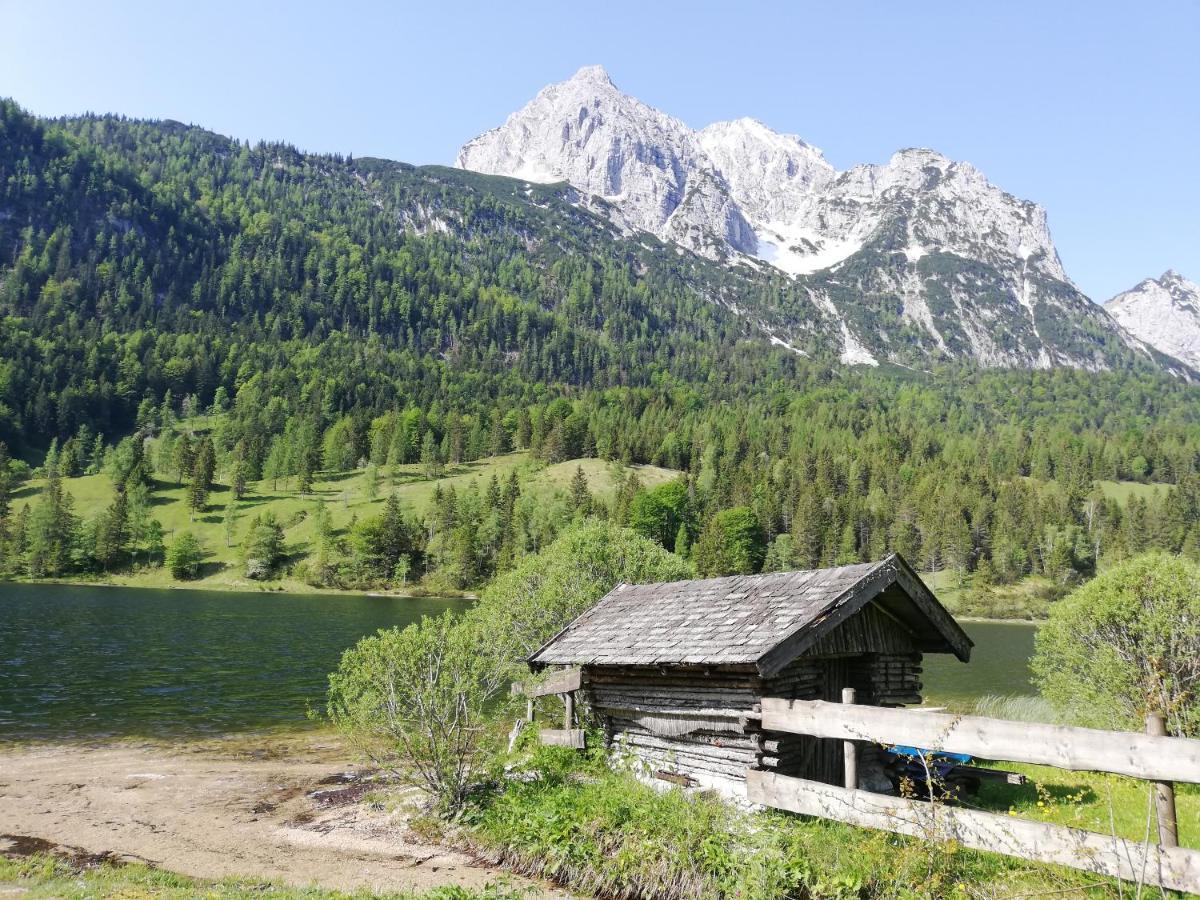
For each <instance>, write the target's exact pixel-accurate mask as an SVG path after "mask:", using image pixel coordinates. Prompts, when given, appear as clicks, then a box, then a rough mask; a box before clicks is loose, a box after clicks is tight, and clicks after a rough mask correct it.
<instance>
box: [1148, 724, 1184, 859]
mask: <svg viewBox="0 0 1200 900" xmlns="http://www.w3.org/2000/svg"><path fill="white" fill-rule="evenodd" d="M1166 733H1167V726H1166V723H1165V722H1164V721H1163V717H1162V713H1150V714H1148V715H1147V716H1146V734H1152V735H1155V736H1156V737H1164V736H1165V735H1166ZM1154 808H1155V811H1156V812H1157V814H1158V843H1159V846H1162V847H1178V846H1179V820H1178V819H1177V818H1176V816H1175V785H1174V784H1173V783H1172V782H1170V781H1156V782H1154Z"/></svg>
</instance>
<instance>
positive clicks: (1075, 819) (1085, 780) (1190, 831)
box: [967, 762, 1200, 849]
mask: <svg viewBox="0 0 1200 900" xmlns="http://www.w3.org/2000/svg"><path fill="white" fill-rule="evenodd" d="M996 765H998V766H999V767H1000V768H1002V769H1005V770H1008V771H1013V772H1020V773H1022V774H1023V775H1025V776H1026V777H1027V778H1028V779H1029V781H1028V783H1026V784H1024V785H1010V784H1003V783H999V782H990V781H989V782H984V784H983V786H982V788H980V792H979V796H978V797H977V798H973V799H972V801H971V802H969V803H967V805H968V806H971V807H977V808H981V809H986V810H990V811H993V812H1001V813H1003V812H1009V813H1011V814H1013V815H1016V816H1019V817H1021V818H1023V819H1037V820H1039V821H1042V822H1053V823H1055V824H1058V825H1069V826H1071V827H1072V828H1083V829H1086V830H1088V831H1098V832H1101V833H1102V834H1116V835H1118V836H1120V837H1123V838H1128V839H1130V840H1135V841H1144V840H1146V839H1147V836H1149V840H1150V841H1156V840H1157V836H1158V828H1157V823H1156V820H1155V816H1154V800H1153V796H1152V794H1151V790H1152V788H1151V785H1150V784H1149V782H1145V781H1140V780H1138V779H1136V778H1126V777H1124V776H1122V775H1110V774H1108V773H1105V772H1069V771H1067V770H1065V769H1055V768H1051V767H1049V766H1032V765H1026V764H1025V763H1006V762H1001V763H997V764H996ZM1175 805H1176V813H1177V816H1178V820H1179V844H1180V846H1182V847H1190V848H1192V849H1200V786H1197V785H1193V784H1177V785H1176V786H1175Z"/></svg>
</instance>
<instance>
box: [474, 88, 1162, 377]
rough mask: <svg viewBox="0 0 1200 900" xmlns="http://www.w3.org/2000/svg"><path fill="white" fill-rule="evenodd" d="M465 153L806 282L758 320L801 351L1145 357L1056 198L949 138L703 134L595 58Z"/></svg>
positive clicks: (1030, 364)
mask: <svg viewBox="0 0 1200 900" xmlns="http://www.w3.org/2000/svg"><path fill="white" fill-rule="evenodd" d="M455 164H456V165H457V166H458V167H460V168H466V169H473V170H476V171H481V172H486V173H489V174H496V175H508V176H511V177H516V178H522V179H526V180H528V181H531V182H550V181H567V182H569V183H570V184H571V185H572V186H574V187H576V188H577V189H579V190H580V191H581V192H584V193H585V194H592V195H596V196H598V197H600V198H602V199H603V200H604V201H606V203H607V204H608V205H609V209H610V217H611V218H612V219H613V221H614V222H616V223H617V224H618V225H619V226H620V227H622V228H624V229H626V230H627V231H630V232H632V231H636V230H644V231H648V232H650V233H652V234H654V235H656V236H657V237H659V238H661V239H663V240H667V241H670V242H672V243H675V244H678V245H680V246H682V247H684V248H686V249H688V250H691V251H693V252H695V253H697V254H699V255H702V256H706V257H708V258H710V259H714V260H719V261H722V262H724V263H727V264H729V265H732V266H746V267H751V268H759V269H762V270H768V269H771V270H778V271H780V272H782V273H785V274H787V275H789V276H792V277H793V278H794V279H795V282H796V283H797V285H798V286H799V287H800V288H801V293H802V294H803V295H804V297H805V298H806V300H807V302H802V303H796V302H795V301H794V300H791V301H789V302H788V303H787V304H786V305H784V304H773V303H771V302H769V301H768V302H766V303H763V304H758V305H757V306H755V308H754V309H753V310H752V311H750V314H751V315H752V317H753V318H754V319H755V320H756V322H757V323H758V324H759V325H760V327H762V328H763V329H764V330H766V331H767V332H768V333H769V334H770V335H771V337H772V338H773V339H774V340H776V341H777V342H779V343H782V344H785V345H789V346H791V345H797V344H800V343H803V342H804V339H805V338H811V337H812V336H813V335H815V334H822V333H824V334H827V335H832V336H833V339H834V340H836V341H839V342H840V345H841V349H840V352H841V357H842V359H843V360H844V361H846V362H858V363H874V362H877V361H880V360H890V361H893V362H897V363H901V364H909V365H913V364H924V363H926V362H927V361H929V360H931V359H936V358H956V359H972V360H974V361H976V362H978V363H979V364H982V365H984V366H1018V367H1026V368H1049V367H1052V366H1059V365H1065V366H1074V367H1079V368H1085V369H1092V370H1099V369H1105V368H1110V367H1112V366H1114V365H1119V364H1122V363H1123V362H1127V361H1128V360H1129V359H1130V357H1131V356H1133V355H1145V353H1146V351H1145V349H1144V348H1143V347H1142V346H1141V345H1140V344H1139V343H1138V342H1137V341H1136V340H1133V339H1131V338H1130V337H1129V336H1128V335H1126V334H1125V333H1124V332H1123V331H1122V330H1121V329H1120V328H1119V327H1117V326H1116V325H1115V324H1114V323H1113V322H1112V320H1111V319H1110V318H1109V317H1108V316H1107V315H1106V314H1105V313H1104V311H1103V310H1102V309H1101V308H1099V307H1098V306H1096V305H1095V304H1093V303H1091V301H1089V300H1088V299H1087V298H1086V297H1085V296H1084V295H1083V294H1082V293H1081V292H1080V291H1079V290H1078V289H1077V288H1076V287H1075V286H1074V285H1073V284H1072V283H1071V282H1070V280H1069V279H1068V278H1067V276H1066V273H1065V272H1064V270H1063V267H1062V263H1061V261H1060V260H1059V257H1058V253H1057V251H1056V250H1055V248H1054V244H1053V241H1052V239H1051V236H1050V230H1049V227H1048V225H1047V221H1046V214H1045V212H1044V210H1042V208H1041V207H1039V206H1038V205H1037V204H1035V203H1032V202H1029V201H1025V200H1020V199H1018V198H1016V197H1014V196H1012V195H1011V194H1008V193H1006V192H1004V191H1002V190H1000V189H999V188H997V187H995V186H994V185H992V184H991V183H990V182H988V180H987V179H986V178H985V177H984V176H983V174H982V173H981V172H979V170H978V169H976V168H975V167H974V166H971V165H970V164H969V163H961V162H954V161H952V160H950V159H948V158H946V157H945V156H943V155H941V154H939V153H936V152H934V151H932V150H924V149H911V150H902V151H899V152H898V153H896V154H895V155H893V157H892V158H891V159H890V160H889V161H888V162H887V163H885V164H882V165H860V166H855V167H853V168H851V169H849V170H846V171H844V172H839V171H838V170H837V169H835V168H834V167H833V166H832V165H831V164H830V163H829V162H828V161H827V160H825V158H824V156H823V155H822V154H821V152H820V150H818V149H816V148H815V147H813V146H812V145H810V144H808V143H806V142H805V141H803V140H802V139H800V138H799V137H797V136H794V135H784V134H779V133H777V132H775V131H773V130H771V129H770V128H768V127H767V126H765V125H763V124H762V123H760V122H757V121H755V120H753V119H737V120H734V121H732V122H719V123H715V124H713V125H710V126H708V127H707V128H704V129H702V130H700V131H693V130H692V129H690V128H689V127H688V126H687V125H685V124H684V123H683V122H681V121H680V120H678V119H675V118H673V117H671V116H669V115H667V114H666V113H663V112H660V111H658V110H656V109H654V108H652V107H650V106H648V105H646V104H644V103H642V102H641V101H639V100H637V99H635V98H633V97H630V96H628V95H626V94H624V93H622V92H621V91H620V90H619V89H618V88H617V87H616V86H615V85H614V84H613V82H612V80H611V79H610V78H609V77H608V75H607V73H606V72H605V71H604V70H603V68H601V67H599V66H589V67H586V68H584V69H581V70H580V71H579V72H578V73H576V75H575V76H573V77H572V78H571V79H568V80H567V81H565V82H561V83H559V84H554V85H550V86H548V87H547V88H545V89H543V90H542V91H541V92H539V93H538V95H537V96H536V97H535V98H534V99H533V100H532V101H530V103H529V104H527V105H526V106H525V107H524V108H522V109H521V110H518V111H517V112H515V113H513V114H512V115H511V116H509V118H508V120H507V121H506V122H505V123H504V124H503V125H502V126H500V127H499V128H496V129H493V130H492V131H489V132H486V133H484V134H482V135H480V136H479V137H477V138H475V139H474V140H471V141H469V142H468V143H467V144H465V145H464V146H463V148H462V150H461V151H460V152H459V155H458V158H457V160H456V163H455Z"/></svg>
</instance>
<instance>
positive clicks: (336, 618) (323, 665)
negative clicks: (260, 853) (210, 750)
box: [0, 584, 1034, 741]
mask: <svg viewBox="0 0 1200 900" xmlns="http://www.w3.org/2000/svg"><path fill="white" fill-rule="evenodd" d="M466 605H467V601H462V600H444V599H420V600H418V599H411V598H395V597H360V596H333V595H307V594H300V595H297V594H275V593H254V594H234V593H227V592H213V591H183V590H176V591H171V590H149V589H145V588H138V589H130V588H112V587H69V586H60V585H15V584H0V741H5V740H29V739H34V740H47V739H56V738H94V737H105V736H114V735H115V736H124V735H139V736H195V735H205V734H224V733H230V732H238V731H251V730H257V729H266V728H277V727H289V726H291V727H296V726H301V727H302V726H304V725H305V724H306V723H307V721H308V720H307V710H308V708H309V707H314V708H319V706H320V704H321V703H322V700H323V698H324V694H325V686H326V676H327V675H328V673H329V672H330V671H331V670H332V669H334V668H335V667H336V666H337V663H338V659H339V658H340V657H341V654H342V651H343V650H345V649H346V648H347V647H350V646H351V645H353V644H354V643H355V642H356V641H357V640H358V639H359V638H360V637H362V636H363V635H366V634H371V633H373V632H374V631H376V630H377V629H379V628H388V627H391V626H393V625H406V624H408V623H409V622H413V621H416V620H417V619H419V618H420V617H421V616H423V615H437V614H438V613H441V612H444V611H446V610H448V609H464V608H465V607H466ZM965 627H966V630H967V632H968V633H969V634H970V635H971V637H972V638H973V639H974V641H975V649H974V652H973V653H972V659H971V663H970V664H969V665H963V664H962V663H960V662H958V661H957V660H956V659H954V658H953V657H950V656H942V655H932V654H931V655H927V656H926V657H925V673H924V677H923V680H924V682H925V695H926V697H928V699H929V701H930V702H932V703H935V704H938V705H947V706H952V707H954V708H955V709H962V710H969V709H970V708H971V707H972V706H973V704H974V701H975V699H976V698H977V697H979V696H982V695H984V694H1032V693H1034V691H1033V688H1032V687H1031V686H1030V683H1029V672H1028V668H1027V661H1028V659H1029V656H1030V654H1031V653H1032V652H1033V634H1034V628H1033V627H1032V626H1030V625H1021V624H1016V623H1013V624H1007V623H1005V624H999V623H966V625H965Z"/></svg>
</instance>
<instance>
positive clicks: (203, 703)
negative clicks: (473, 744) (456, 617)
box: [0, 584, 466, 741]
mask: <svg viewBox="0 0 1200 900" xmlns="http://www.w3.org/2000/svg"><path fill="white" fill-rule="evenodd" d="M465 606H466V601H462V600H443V599H420V600H418V599H411V598H395V597H357V596H354V597H351V596H331V595H324V596H315V595H296V594H271V593H257V594H233V593H225V592H214V591H171V590H149V589H142V588H139V589H128V588H113V587H69V586H59V585H23V584H22V585H15V584H0V741H5V740H29V739H33V740H45V739H58V738H92V737H104V736H114V735H118V736H124V735H139V736H141V735H144V736H177V735H185V736H192V735H204V734H223V733H229V732H237V731H250V730H257V729H268V728H279V727H288V726H303V725H304V724H305V723H306V721H307V708H308V707H309V706H310V705H311V706H313V707H318V706H319V705H320V704H321V702H322V699H323V697H324V692H325V685H326V676H327V675H328V674H329V672H330V671H331V670H332V669H334V668H335V667H336V666H337V663H338V660H339V659H340V657H341V654H342V651H343V650H345V649H346V648H347V647H350V646H351V645H353V644H354V643H355V642H356V641H357V640H358V639H359V638H360V637H362V636H363V635H366V634H371V633H373V632H374V631H376V630H377V629H379V628H387V627H390V626H392V625H406V624H408V623H409V622H413V621H415V620H417V619H419V618H420V617H421V616H422V615H437V614H439V613H441V612H444V611H446V610H447V609H463V608H464V607H465Z"/></svg>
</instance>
